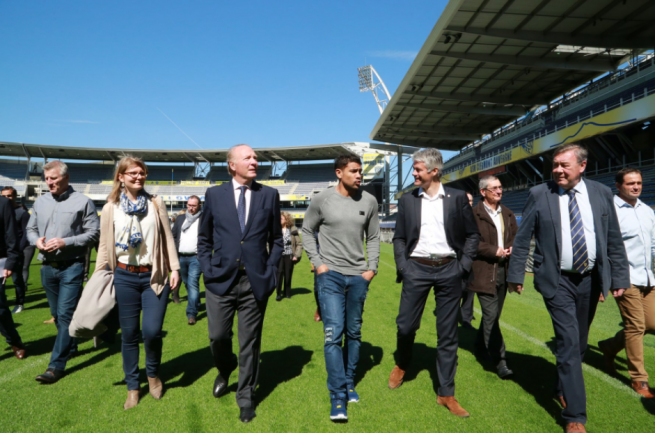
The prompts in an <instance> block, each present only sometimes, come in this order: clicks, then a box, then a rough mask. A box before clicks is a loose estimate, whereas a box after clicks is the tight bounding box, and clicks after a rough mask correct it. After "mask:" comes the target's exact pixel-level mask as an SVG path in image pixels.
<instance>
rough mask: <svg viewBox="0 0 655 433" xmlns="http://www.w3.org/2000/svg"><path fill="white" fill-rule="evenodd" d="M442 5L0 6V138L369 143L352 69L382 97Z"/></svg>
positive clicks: (370, 116) (369, 114) (369, 105)
mask: <svg viewBox="0 0 655 433" xmlns="http://www.w3.org/2000/svg"><path fill="white" fill-rule="evenodd" d="M446 3H447V1H445V0H437V1H435V0H431V1H423V0H416V1H405V2H397V1H368V0H365V1H364V0H360V1H355V2H353V1H331V2H322V1H317V2H308V1H282V2H273V1H242V2H228V1H184V2H183V1H156V2H155V1H111V2H110V1H103V2H100V1H65V0H57V1H11V0H5V1H2V2H0V41H1V42H0V58H1V59H2V63H1V64H2V67H1V68H0V83H1V84H0V101H2V103H1V104H0V140H2V141H14V142H26V143H39V144H52V145H61V146H98V147H124V148H149V149H179V148H182V149H183V148H189V149H192V148H197V146H196V144H194V143H193V142H192V141H191V140H190V139H189V138H187V137H186V136H185V135H184V134H183V133H182V132H181V131H180V130H178V129H177V128H176V126H174V125H173V122H174V123H175V124H177V125H178V126H179V128H180V129H181V130H183V131H184V132H185V133H186V134H187V135H188V136H189V137H191V138H192V140H193V141H195V142H196V143H197V144H198V145H199V146H200V147H201V148H204V149H216V148H227V147H229V146H231V145H233V144H236V143H249V144H251V145H252V146H253V147H273V146H300V145H313V144H328V143H336V142H343V141H369V138H368V135H369V133H370V132H371V130H372V129H373V126H374V125H375V122H376V121H377V119H378V117H379V112H378V109H377V107H376V105H375V102H374V100H373V97H372V96H371V95H370V94H369V93H359V90H358V84H357V68H358V67H360V66H363V65H364V64H365V62H366V63H370V64H372V65H373V66H374V67H375V68H376V70H377V71H378V73H379V74H380V75H381V77H382V79H383V80H384V81H385V83H386V85H387V87H388V88H389V91H390V92H391V93H392V94H393V92H394V91H395V90H396V88H397V86H398V85H399V84H400V82H401V80H402V79H403V77H404V76H405V74H406V72H407V70H408V69H409V66H410V65H411V62H412V60H413V58H414V56H415V55H416V53H417V52H418V50H419V49H420V48H421V46H422V45H423V42H424V41H425V39H426V38H427V36H428V34H429V33H430V31H431V30H432V28H433V26H434V25H435V23H436V21H437V19H438V18H439V16H440V15H441V12H442V11H443V8H444V7H445V5H446ZM166 116H168V118H167V117H166ZM169 119H170V120H169Z"/></svg>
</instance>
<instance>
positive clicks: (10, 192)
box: [1, 186, 34, 314]
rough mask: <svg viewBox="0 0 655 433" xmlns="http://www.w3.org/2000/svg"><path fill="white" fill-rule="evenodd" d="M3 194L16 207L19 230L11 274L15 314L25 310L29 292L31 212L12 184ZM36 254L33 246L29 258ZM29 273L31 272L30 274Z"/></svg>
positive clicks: (5, 188) (17, 227) (3, 190)
mask: <svg viewBox="0 0 655 433" xmlns="http://www.w3.org/2000/svg"><path fill="white" fill-rule="evenodd" d="M1 194H2V196H3V197H6V198H8V199H9V200H10V201H11V205H12V207H13V208H14V212H15V213H16V223H17V224H16V230H17V232H18V255H19V258H18V262H17V263H16V267H15V269H16V272H14V273H13V274H12V275H11V278H12V279H13V280H14V287H15V288H16V307H14V309H13V310H12V313H13V314H18V313H20V312H22V311H23V305H24V304H25V292H27V278H26V277H25V272H23V270H24V265H25V260H26V258H27V257H26V255H25V251H26V250H27V247H28V245H29V242H28V240H27V230H26V228H27V223H28V222H29V220H30V213H29V212H28V211H27V209H26V208H25V207H24V206H23V205H21V204H20V203H18V202H17V200H16V198H17V196H18V195H17V193H16V190H15V189H14V188H13V187H11V186H6V187H4V188H2V191H1ZM33 255H34V248H32V254H31V255H30V256H29V260H30V261H31V260H32V256H33ZM28 266H29V265H28ZM28 275H29V274H28Z"/></svg>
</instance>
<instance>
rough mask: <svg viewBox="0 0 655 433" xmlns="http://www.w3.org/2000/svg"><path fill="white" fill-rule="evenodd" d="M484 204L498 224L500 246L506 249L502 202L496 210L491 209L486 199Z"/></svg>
mask: <svg viewBox="0 0 655 433" xmlns="http://www.w3.org/2000/svg"><path fill="white" fill-rule="evenodd" d="M482 204H483V205H484V208H485V210H486V211H487V213H488V214H489V216H490V217H491V220H492V221H493V222H494V225H495V226H496V233H498V246H499V247H500V248H502V249H505V242H503V222H502V219H503V210H502V209H501V207H500V204H498V205H497V207H496V210H493V209H491V208H490V207H489V206H487V203H485V202H484V201H483V202H482Z"/></svg>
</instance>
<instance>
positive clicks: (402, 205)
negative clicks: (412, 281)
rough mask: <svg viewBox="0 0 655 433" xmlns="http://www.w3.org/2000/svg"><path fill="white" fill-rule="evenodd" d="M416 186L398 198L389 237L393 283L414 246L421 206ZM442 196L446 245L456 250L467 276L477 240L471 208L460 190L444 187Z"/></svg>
mask: <svg viewBox="0 0 655 433" xmlns="http://www.w3.org/2000/svg"><path fill="white" fill-rule="evenodd" d="M418 192H419V189H418V188H417V189H415V190H413V191H412V192H411V193H409V194H403V195H402V196H401V197H400V200H399V201H398V216H397V218H396V231H395V233H394V236H393V254H394V257H395V259H396V274H397V279H396V282H397V283H399V282H401V281H402V279H403V272H404V270H405V269H406V268H407V260H409V256H410V254H411V253H412V251H414V248H416V244H417V243H418V239H419V234H420V229H421V207H422V202H423V199H422V198H421V197H419V195H418ZM444 193H445V197H444V198H443V212H444V228H445V231H446V239H447V241H448V245H450V247H451V248H452V249H453V250H455V252H456V253H457V260H458V261H459V263H460V265H461V266H462V268H463V269H464V271H465V272H466V273H469V278H470V277H472V274H471V273H470V272H471V265H472V264H473V259H474V258H475V253H476V252H477V249H478V243H479V242H480V233H479V231H478V226H477V224H476V223H475V218H474V217H473V211H472V210H471V206H470V205H469V202H468V197H466V194H465V193H464V191H460V190H457V189H453V188H450V187H447V186H444Z"/></svg>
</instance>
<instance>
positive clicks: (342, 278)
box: [316, 271, 370, 393]
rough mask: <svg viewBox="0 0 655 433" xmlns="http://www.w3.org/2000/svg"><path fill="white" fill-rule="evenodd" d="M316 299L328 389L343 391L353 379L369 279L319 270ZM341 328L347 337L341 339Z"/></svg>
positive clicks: (360, 343) (334, 391)
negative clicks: (318, 306)
mask: <svg viewBox="0 0 655 433" xmlns="http://www.w3.org/2000/svg"><path fill="white" fill-rule="evenodd" d="M316 279H317V282H318V299H319V302H320V304H321V318H322V319H323V332H324V334H325V344H324V346H323V350H324V353H325V368H326V370H327V375H328V378H327V386H328V390H330V392H331V393H345V392H346V387H347V386H348V384H353V383H354V382H355V370H356V369H357V363H358V362H359V348H360V346H361V345H362V333H361V330H362V313H363V312H364V302H365V301H366V294H367V293H368V285H369V284H370V281H368V280H366V279H365V278H364V277H362V276H361V275H342V274H340V273H338V272H335V271H327V272H323V273H322V274H319V275H318V276H317V277H316ZM344 331H345V334H346V341H345V343H344V344H343V348H342V344H341V342H342V340H343V335H344Z"/></svg>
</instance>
